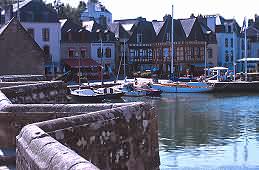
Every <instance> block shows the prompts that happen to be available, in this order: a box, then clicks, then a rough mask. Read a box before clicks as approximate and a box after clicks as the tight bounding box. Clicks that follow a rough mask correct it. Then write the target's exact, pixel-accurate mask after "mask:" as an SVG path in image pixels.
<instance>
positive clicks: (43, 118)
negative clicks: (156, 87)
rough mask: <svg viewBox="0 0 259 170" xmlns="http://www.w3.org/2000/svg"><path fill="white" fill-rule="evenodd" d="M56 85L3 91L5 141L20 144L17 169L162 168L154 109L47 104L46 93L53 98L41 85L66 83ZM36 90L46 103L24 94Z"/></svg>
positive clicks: (0, 114)
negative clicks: (43, 90)
mask: <svg viewBox="0 0 259 170" xmlns="http://www.w3.org/2000/svg"><path fill="white" fill-rule="evenodd" d="M51 83H54V84H55V83H56V82H51ZM51 83H49V84H48V83H47V84H48V85H46V83H45V85H42V83H35V84H25V85H21V86H18V87H17V86H10V87H3V88H1V89H0V126H1V127H0V130H1V133H0V143H1V144H4V146H1V147H4V148H12V147H15V146H16V151H17V153H16V169H18V170H19V169H62V170H66V169H93V170H95V169H104V170H106V169H107V170H124V169H125V170H126V169H127V170H153V169H159V164H160V161H159V148H158V125H157V123H158V121H157V115H156V112H155V110H154V108H153V107H151V106H150V105H148V104H145V103H123V104H43V103H45V102H46V103H48V102H49V101H50V100H49V97H48V96H49V95H48V93H46V92H45V93H44V95H45V96H47V97H40V96H42V95H40V94H41V93H42V91H41V89H48V88H45V87H46V86H47V87H49V86H51V88H49V89H51V90H49V91H53V90H55V88H60V87H63V86H62V85H61V84H62V83H61V84H59V83H58V84H59V85H53V84H52V85H53V86H52V85H50V84H51ZM28 86H29V87H30V88H28ZM31 88H33V89H36V90H31ZM2 89H3V91H2ZM16 90H18V92H19V93H14V92H15V91H16ZM1 91H2V92H1ZM29 91H30V92H29ZM30 93H33V94H34V95H35V94H36V95H35V97H36V99H37V100H38V102H40V103H38V104H33V103H34V102H28V101H30V99H28V98H26V97H22V96H23V95H25V96H27V95H29V96H33V94H30ZM61 93H62V92H61ZM5 94H7V95H5ZM15 94H16V95H15ZM22 94H23V95H22ZM57 94H59V91H58V92H57ZM62 95H64V93H63V94H62ZM7 96H9V97H10V98H9V97H7ZM17 96H19V98H21V100H16V99H17ZM53 96H55V95H53ZM38 98H41V100H39V99H38ZM27 99H28V100H27ZM23 102H24V103H23ZM28 103H29V104H28ZM35 103H36V102H35ZM21 129H22V130H21ZM16 135H17V136H16ZM15 136H16V138H15Z"/></svg>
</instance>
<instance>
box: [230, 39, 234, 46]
mask: <svg viewBox="0 0 259 170" xmlns="http://www.w3.org/2000/svg"><path fill="white" fill-rule="evenodd" d="M230 46H231V48H233V38H231V39H230Z"/></svg>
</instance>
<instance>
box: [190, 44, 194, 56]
mask: <svg viewBox="0 0 259 170" xmlns="http://www.w3.org/2000/svg"><path fill="white" fill-rule="evenodd" d="M191 58H194V47H192V48H191Z"/></svg>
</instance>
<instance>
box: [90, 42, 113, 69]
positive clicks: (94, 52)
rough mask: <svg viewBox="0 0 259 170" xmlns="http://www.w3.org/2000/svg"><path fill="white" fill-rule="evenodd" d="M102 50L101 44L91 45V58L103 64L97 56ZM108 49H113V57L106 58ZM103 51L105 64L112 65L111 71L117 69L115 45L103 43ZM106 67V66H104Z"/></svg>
mask: <svg viewBox="0 0 259 170" xmlns="http://www.w3.org/2000/svg"><path fill="white" fill-rule="evenodd" d="M99 48H101V43H91V58H92V59H93V60H95V61H97V62H98V63H99V64H101V58H99V57H98V55H97V50H98V49H99ZM106 48H110V49H111V57H110V58H107V57H106V56H105V50H106ZM102 49H103V64H108V65H110V67H111V69H112V70H114V69H115V43H102ZM103 66H104V65H103Z"/></svg>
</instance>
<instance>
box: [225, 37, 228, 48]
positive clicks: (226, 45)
mask: <svg viewBox="0 0 259 170" xmlns="http://www.w3.org/2000/svg"><path fill="white" fill-rule="evenodd" d="M225 47H228V39H227V38H226V39H225Z"/></svg>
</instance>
